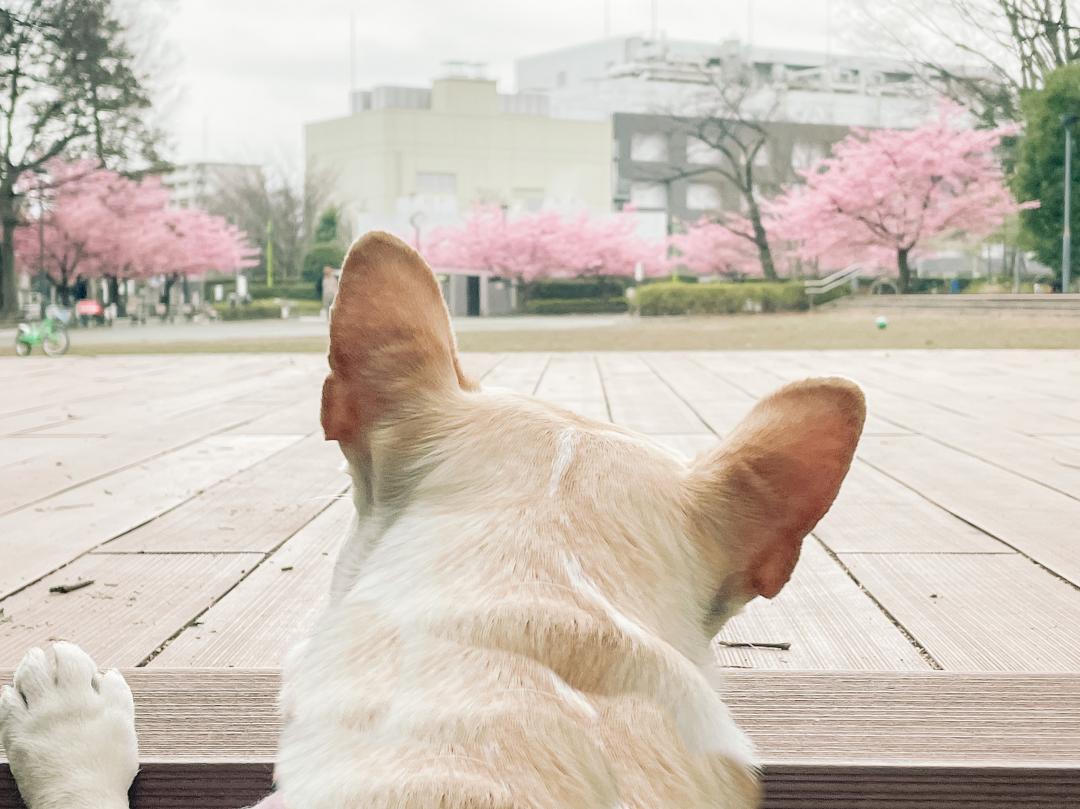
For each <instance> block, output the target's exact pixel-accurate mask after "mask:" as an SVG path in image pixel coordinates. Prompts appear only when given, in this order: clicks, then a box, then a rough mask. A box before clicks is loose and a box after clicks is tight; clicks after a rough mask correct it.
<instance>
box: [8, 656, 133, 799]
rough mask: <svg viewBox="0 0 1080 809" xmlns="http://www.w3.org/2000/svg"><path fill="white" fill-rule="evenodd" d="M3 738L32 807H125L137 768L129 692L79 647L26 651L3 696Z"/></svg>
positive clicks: (116, 676) (120, 680)
mask: <svg viewBox="0 0 1080 809" xmlns="http://www.w3.org/2000/svg"><path fill="white" fill-rule="evenodd" d="M0 740H2V741H3V744H4V752H5V754H6V755H7V758H8V761H9V763H10V765H11V773H12V775H13V776H14V777H15V781H16V783H17V784H18V786H19V792H20V793H21V794H22V796H23V800H24V801H25V802H26V805H27V806H28V807H30V809H61V807H63V809H74V808H75V807H103V809H104V808H107V809H113V807H125V808H126V807H127V805H128V804H127V791H128V787H130V786H131V782H132V780H133V779H134V778H135V773H136V771H137V770H138V768H139V751H138V745H137V743H136V739H135V704H134V701H133V700H132V698H131V690H130V689H129V688H128V685H127V683H126V682H125V681H124V678H123V677H122V676H121V675H120V672H118V671H109V672H106V673H105V674H101V673H100V672H98V670H97V667H96V666H95V665H94V661H93V660H91V659H90V656H89V655H88V654H86V652H84V651H83V650H82V649H80V648H79V647H78V646H76V645H74V644H72V643H55V644H53V646H52V647H51V648H50V649H48V650H47V651H43V650H41V649H31V650H30V651H29V652H27V653H26V656H25V657H23V659H22V662H21V663H19V667H18V668H17V669H16V670H15V678H14V682H13V684H12V685H9V686H5V687H4V689H3V692H2V693H0Z"/></svg>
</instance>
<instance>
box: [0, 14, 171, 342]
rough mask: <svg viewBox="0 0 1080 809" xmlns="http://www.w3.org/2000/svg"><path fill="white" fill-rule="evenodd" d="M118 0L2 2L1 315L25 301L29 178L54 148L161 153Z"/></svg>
mask: <svg viewBox="0 0 1080 809" xmlns="http://www.w3.org/2000/svg"><path fill="white" fill-rule="evenodd" d="M125 36H126V31H125V28H124V25H123V24H122V23H121V21H120V18H119V17H118V15H117V13H116V9H115V8H114V5H113V2H112V0H14V2H5V4H4V6H3V7H0V321H4V320H10V319H12V318H13V317H14V316H15V315H16V313H17V311H18V295H17V283H16V276H15V251H14V239H15V228H16V227H17V226H18V225H19V222H20V206H21V204H22V202H23V197H24V194H23V193H22V191H23V187H24V186H28V185H30V184H31V183H30V181H29V177H30V176H31V175H33V174H34V173H37V172H41V171H42V170H43V169H44V167H45V165H46V164H47V163H48V162H49V161H50V160H52V159H53V158H56V157H61V156H63V157H67V158H75V157H91V158H94V159H96V160H97V161H98V162H99V163H101V164H102V165H109V164H112V163H122V162H126V161H129V160H133V159H141V160H142V161H144V162H146V163H150V164H155V163H157V153H156V150H155V145H156V143H157V140H158V133H156V132H155V131H153V130H152V129H151V128H150V127H148V126H147V124H146V123H145V121H146V111H147V109H148V108H149V106H150V100H149V97H148V94H147V92H146V90H145V87H144V77H143V76H141V75H140V74H139V72H138V70H137V69H136V67H135V59H134V56H133V55H132V53H131V51H130V50H129V48H128V46H127V44H126V38H125Z"/></svg>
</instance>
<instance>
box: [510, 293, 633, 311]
mask: <svg viewBox="0 0 1080 809" xmlns="http://www.w3.org/2000/svg"><path fill="white" fill-rule="evenodd" d="M627 308H628V305H627V302H626V298H623V297H619V298H607V299H604V298H538V299H535V300H531V301H525V312H526V314H530V315H582V314H610V313H613V312H625V311H626V310H627Z"/></svg>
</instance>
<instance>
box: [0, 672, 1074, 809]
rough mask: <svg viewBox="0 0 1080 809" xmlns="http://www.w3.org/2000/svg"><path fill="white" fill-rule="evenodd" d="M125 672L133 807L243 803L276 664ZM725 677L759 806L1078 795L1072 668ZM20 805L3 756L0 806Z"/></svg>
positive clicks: (259, 780) (1021, 803)
mask: <svg viewBox="0 0 1080 809" xmlns="http://www.w3.org/2000/svg"><path fill="white" fill-rule="evenodd" d="M124 674H125V676H126V677H127V678H128V682H129V683H130V684H131V688H132V690H133V691H134V693H135V702H136V713H137V719H138V725H139V746H140V751H141V754H142V760H143V764H142V770H141V773H140V775H139V778H138V779H137V781H136V786H135V802H134V806H135V807H136V809H181V808H182V809H239V807H242V806H246V805H248V804H250V803H253V802H255V801H256V800H258V799H259V798H261V797H263V796H264V795H265V794H266V792H267V791H268V790H269V788H270V782H271V773H272V769H273V765H272V762H273V758H274V749H275V745H276V742H277V736H278V720H277V710H276V697H277V691H278V677H279V673H278V671H276V670H271V669H172V670H169V669H159V670H148V669H133V670H130V671H125V672H124ZM724 677H725V680H726V683H727V684H726V688H725V701H726V702H727V703H728V705H729V706H730V707H731V709H732V710H733V711H734V713H735V714H736V716H737V717H738V719H739V721H740V722H741V724H742V725H743V727H744V728H746V730H747V731H749V733H750V735H751V736H752V737H753V738H754V740H755V741H756V742H757V744H758V747H759V749H760V757H761V761H762V762H763V763H764V765H765V783H766V801H765V805H766V807H768V808H769V809H810V808H811V807H813V808H814V809H856V808H857V809H881V808H884V807H888V809H951V807H965V809H966V808H968V807H970V809H976V807H977V809H1014V808H1015V807H1027V806H1040V807H1045V809H1050V808H1051V807H1054V808H1055V809H1057V808H1059V807H1060V809H1065V808H1066V807H1078V806H1080V675H1074V674H954V673H951V672H912V673H907V672H904V673H894V672H882V673H876V672H777V671H745V672H744V671H731V672H725V675H724ZM10 681H11V672H9V671H2V672H0V682H5V683H6V682H10ZM20 806H21V805H20V803H19V801H18V798H17V794H16V791H15V785H14V782H13V781H12V779H11V774H10V772H9V771H8V769H7V764H6V763H2V764H0V809H15V808H16V807H20ZM657 809H679V808H678V807H657Z"/></svg>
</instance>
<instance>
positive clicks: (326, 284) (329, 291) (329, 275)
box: [322, 266, 338, 318]
mask: <svg viewBox="0 0 1080 809" xmlns="http://www.w3.org/2000/svg"><path fill="white" fill-rule="evenodd" d="M322 272H323V274H322V316H323V317H324V318H329V317H330V306H331V304H333V302H334V298H335V297H337V290H338V279H337V276H335V275H334V268H333V267H330V266H326V267H323V271H322Z"/></svg>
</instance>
